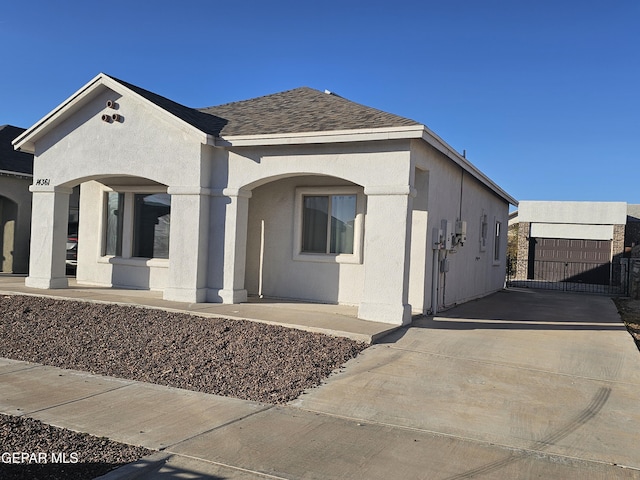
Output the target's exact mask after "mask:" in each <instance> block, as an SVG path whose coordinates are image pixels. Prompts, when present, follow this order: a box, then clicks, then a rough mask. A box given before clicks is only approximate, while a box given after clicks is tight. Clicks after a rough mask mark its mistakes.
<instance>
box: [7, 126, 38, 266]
mask: <svg viewBox="0 0 640 480" xmlns="http://www.w3.org/2000/svg"><path fill="white" fill-rule="evenodd" d="M24 131H25V129H24V128H19V127H14V126H11V125H2V126H0V253H1V254H2V257H1V258H0V272H3V273H26V272H27V267H28V265H29V231H30V224H31V193H29V185H31V181H32V177H33V155H31V154H30V153H23V152H17V151H15V150H14V148H13V145H11V142H12V141H13V139H14V138H16V137H18V136H19V135H21V134H22V133H23V132H24Z"/></svg>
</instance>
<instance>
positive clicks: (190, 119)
mask: <svg viewBox="0 0 640 480" xmlns="http://www.w3.org/2000/svg"><path fill="white" fill-rule="evenodd" d="M109 77H110V78H112V79H113V80H115V81H117V82H118V83H121V84H122V85H124V86H125V87H127V88H128V89H129V90H133V91H134V92H136V93H137V94H138V95H140V96H142V97H144V98H146V99H147V100H149V101H150V102H152V103H154V104H156V105H157V106H159V107H160V108H162V109H164V110H166V111H167V112H169V113H171V114H173V115H175V116H176V117H178V118H180V119H181V120H183V121H185V122H187V123H188V124H190V125H193V126H194V127H196V128H197V129H198V130H200V131H202V132H204V133H207V134H209V135H214V136H219V134H220V130H222V128H223V127H224V126H225V125H226V123H227V120H225V119H223V118H218V117H216V116H215V115H211V114H208V113H204V112H201V111H199V110H197V109H195V108H189V107H185V106H184V105H181V104H179V103H176V102H174V101H173V100H169V99H168V98H165V97H163V96H161V95H158V94H157V93H153V92H150V91H149V90H145V89H144V88H140V87H137V86H135V85H133V84H131V83H127V82H125V81H123V80H120V79H118V78H115V77H111V76H110V75H109Z"/></svg>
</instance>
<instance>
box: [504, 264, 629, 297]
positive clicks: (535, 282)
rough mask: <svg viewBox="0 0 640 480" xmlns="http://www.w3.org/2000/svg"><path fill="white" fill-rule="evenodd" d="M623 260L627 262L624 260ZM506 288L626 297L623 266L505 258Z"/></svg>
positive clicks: (627, 280)
mask: <svg viewBox="0 0 640 480" xmlns="http://www.w3.org/2000/svg"><path fill="white" fill-rule="evenodd" d="M625 260H626V259H625ZM506 285H507V287H525V288H541V289H547V290H561V291H571V292H588V293H599V294H603V295H627V294H628V287H629V269H628V267H627V263H626V262H624V261H623V262H620V261H619V260H618V261H615V262H606V263H604V264H600V263H597V264H596V263H591V262H569V261H548V260H535V259H532V260H530V259H521V260H519V259H516V258H511V257H509V258H507V281H506Z"/></svg>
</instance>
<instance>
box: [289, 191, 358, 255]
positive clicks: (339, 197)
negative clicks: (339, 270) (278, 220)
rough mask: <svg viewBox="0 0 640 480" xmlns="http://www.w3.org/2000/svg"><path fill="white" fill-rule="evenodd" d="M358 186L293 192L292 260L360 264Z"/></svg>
mask: <svg viewBox="0 0 640 480" xmlns="http://www.w3.org/2000/svg"><path fill="white" fill-rule="evenodd" d="M364 201H365V196H364V193H363V191H362V187H358V186H348V187H300V188H297V189H296V203H295V210H296V215H295V223H294V235H295V237H294V252H293V258H294V260H299V261H310V262H333V263H362V231H363V227H362V226H363V222H364Z"/></svg>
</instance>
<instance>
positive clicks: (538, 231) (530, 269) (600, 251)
mask: <svg viewBox="0 0 640 480" xmlns="http://www.w3.org/2000/svg"><path fill="white" fill-rule="evenodd" d="M639 211H640V209H639V208H638V206H637V205H628V204H627V203H625V202H570V201H555V202H554V201H522V202H520V204H519V208H518V211H517V212H516V213H514V214H512V216H513V218H512V219H510V225H511V224H513V225H517V240H516V242H517V248H516V250H517V259H518V264H517V269H516V270H517V271H516V272H514V273H515V274H516V277H517V278H519V279H528V280H548V281H557V280H560V281H571V282H576V283H584V284H598V285H620V282H621V279H620V275H622V274H623V273H624V272H625V269H624V268H622V269H621V268H620V260H621V259H622V258H623V257H624V256H628V254H629V253H630V252H631V250H632V248H633V247H634V245H636V244H638V242H639V241H640V236H638V233H640V230H638V228H637V219H636V217H635V215H636V214H637V213H638V212H639ZM558 265H560V266H559V267H558ZM558 268H561V269H562V272H560V271H558ZM623 283H624V282H623Z"/></svg>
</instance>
